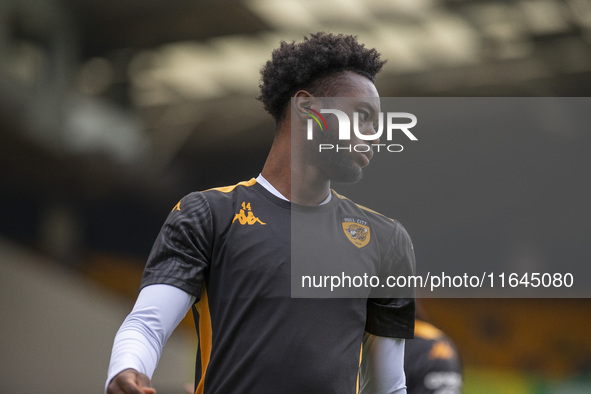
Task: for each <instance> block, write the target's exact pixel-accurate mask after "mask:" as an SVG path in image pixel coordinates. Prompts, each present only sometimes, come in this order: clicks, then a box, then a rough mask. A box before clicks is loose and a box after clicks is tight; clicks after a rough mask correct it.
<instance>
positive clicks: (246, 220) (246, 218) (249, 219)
mask: <svg viewBox="0 0 591 394" xmlns="http://www.w3.org/2000/svg"><path fill="white" fill-rule="evenodd" d="M245 212H248V214H247V213H245ZM236 219H238V221H239V222H240V224H241V225H243V226H244V225H245V224H248V225H249V226H252V225H253V224H255V223H258V224H262V225H263V226H264V225H266V224H267V223H263V222H262V221H261V219H259V218H257V217H256V216H254V214H253V213H252V210H251V208H250V203H246V202H244V201H243V202H242V209H241V210H240V212H238V213H237V214H236V215H234V219H232V223H234V222H235V221H236Z"/></svg>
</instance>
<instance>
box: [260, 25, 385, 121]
mask: <svg viewBox="0 0 591 394" xmlns="http://www.w3.org/2000/svg"><path fill="white" fill-rule="evenodd" d="M384 63H386V61H385V60H381V59H380V53H379V52H378V51H377V50H375V49H367V48H365V45H364V44H360V43H359V42H358V41H357V37H356V36H352V35H344V34H332V33H325V32H319V33H316V34H311V35H310V36H309V37H304V41H302V42H300V43H297V44H296V43H295V42H294V41H292V42H291V43H287V42H285V41H281V44H280V47H279V48H277V49H275V50H274V51H273V54H272V58H271V60H269V61H268V62H267V63H266V64H265V66H263V68H262V69H261V84H260V85H259V87H260V89H261V95H260V96H259V97H258V100H260V101H262V102H263V105H264V107H265V110H267V112H269V113H270V114H271V116H273V118H274V119H275V122H276V123H277V124H279V123H280V122H281V121H282V120H283V118H284V117H285V114H286V110H287V104H288V103H289V100H290V98H291V97H292V96H293V95H294V94H295V93H296V92H297V91H298V90H300V89H306V90H308V91H310V93H313V94H318V95H319V96H325V97H328V96H330V95H331V91H330V89H331V88H332V87H333V86H335V85H336V82H338V75H339V73H340V72H342V71H353V72H355V73H357V74H360V75H363V76H365V77H367V78H368V79H370V80H371V81H372V82H373V81H374V78H375V76H376V74H377V73H378V72H379V71H380V70H381V68H382V66H383V65H384ZM333 77H336V79H335V78H333ZM327 82H330V83H327Z"/></svg>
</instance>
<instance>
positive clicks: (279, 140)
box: [261, 122, 330, 205]
mask: <svg viewBox="0 0 591 394" xmlns="http://www.w3.org/2000/svg"><path fill="white" fill-rule="evenodd" d="M283 123H284V124H285V123H289V122H283ZM290 126H291V125H289V124H288V125H287V126H285V125H283V126H282V127H280V129H279V130H278V131H277V134H276V135H275V140H274V141H273V146H271V151H270V152H269V156H267V160H266V161H265V165H264V167H263V170H262V171H261V174H262V175H263V177H265V179H266V180H267V181H269V183H271V184H272V185H273V187H274V188H275V189H277V191H279V193H281V194H283V195H284V196H285V197H286V198H287V199H289V200H290V201H292V202H294V203H297V204H302V205H318V204H320V203H321V202H322V201H324V200H325V199H326V197H328V194H329V193H330V181H329V180H328V179H326V178H325V177H324V176H323V174H321V173H320V171H318V169H317V168H315V167H313V166H311V165H309V164H308V163H306V161H305V160H304V159H303V157H304V155H303V153H302V152H303V150H302V149H298V147H297V146H294V147H293V148H292V141H291V130H290V129H291V127H290ZM292 154H293V155H294V156H293V158H294V160H292ZM292 161H293V162H292Z"/></svg>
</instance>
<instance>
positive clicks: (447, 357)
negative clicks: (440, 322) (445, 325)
mask: <svg viewBox="0 0 591 394" xmlns="http://www.w3.org/2000/svg"><path fill="white" fill-rule="evenodd" d="M420 317H422V316H420ZM420 317H417V319H416V320H415V337H414V338H413V339H408V340H406V341H405V343H404V372H405V374H406V389H407V392H408V394H461V393H462V365H461V362H460V358H459V356H458V353H457V350H456V347H455V345H454V343H453V342H452V340H451V339H450V338H449V337H448V336H447V335H446V334H445V333H444V332H443V331H441V330H439V329H438V328H436V327H435V326H433V325H432V324H430V323H427V322H426V321H424V320H421V319H420Z"/></svg>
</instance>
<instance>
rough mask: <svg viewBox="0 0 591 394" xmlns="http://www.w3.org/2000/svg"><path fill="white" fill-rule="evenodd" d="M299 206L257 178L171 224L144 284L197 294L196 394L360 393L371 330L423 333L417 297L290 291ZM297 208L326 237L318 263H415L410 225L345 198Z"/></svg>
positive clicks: (181, 212) (310, 250) (181, 206)
mask: <svg viewBox="0 0 591 394" xmlns="http://www.w3.org/2000/svg"><path fill="white" fill-rule="evenodd" d="M294 206H295V205H293V204H290V203H289V202H288V201H285V200H282V199H280V198H278V197H276V196H274V195H273V194H271V193H270V192H269V191H267V190H266V189H265V188H264V187H263V186H261V185H260V184H259V183H257V182H256V180H255V179H251V180H250V181H247V182H241V183H239V184H237V185H235V186H230V187H224V188H218V189H211V190H207V191H204V192H196V193H191V194H189V195H187V196H186V197H184V198H183V199H182V200H181V201H180V202H179V203H178V204H177V205H176V206H175V207H174V209H173V210H172V212H171V213H170V215H169V217H168V218H167V220H166V222H165V224H164V226H163V227H162V230H161V232H160V234H159V236H158V238H157V240H156V243H155V244H154V247H153V249H152V252H151V254H150V257H149V259H148V263H147V266H146V269H145V271H144V276H143V279H142V287H145V286H148V285H151V284H168V285H172V286H175V287H178V288H180V289H182V290H184V291H186V292H188V293H190V294H192V295H193V296H195V297H196V298H197V302H196V304H195V305H194V315H195V319H196V326H197V332H198V336H199V350H198V353H197V370H196V383H195V384H196V392H197V393H207V394H211V393H223V394H228V393H298V394H301V393H323V394H329V393H338V394H345V393H356V392H357V386H358V371H359V363H360V353H361V342H362V338H363V332H364V330H366V331H368V332H370V333H372V334H374V335H379V336H389V337H397V338H411V337H412V335H413V329H414V300H413V299H385V298H381V299H374V298H369V299H368V298H338V299H327V298H324V299H311V298H292V297H291V292H290V276H291V254H292V253H291V247H292V240H291V220H292V215H293V211H294ZM297 215H300V216H298V218H299V219H301V220H302V223H305V222H306V221H308V222H309V225H310V234H312V235H313V234H316V236H313V237H311V239H312V241H311V242H310V243H311V244H310V245H309V247H304V248H303V249H305V251H306V252H305V253H304V256H307V258H309V259H311V260H314V259H318V261H320V259H322V258H323V256H322V253H334V252H336V251H338V252H339V253H340V254H342V256H343V259H344V260H346V261H344V262H345V263H346V264H348V265H351V262H355V261H359V262H363V261H365V262H364V264H368V263H367V261H368V260H374V262H373V264H374V267H373V268H372V267H370V269H372V270H380V269H383V267H384V266H386V265H387V266H398V267H406V268H405V269H407V270H411V269H412V268H414V254H413V251H412V244H411V242H410V239H409V237H408V234H407V233H406V231H405V230H404V229H403V228H402V226H401V225H400V224H398V223H397V222H395V221H393V220H390V219H388V218H385V217H384V216H382V215H379V214H377V213H375V212H372V211H369V210H366V209H363V208H361V207H359V206H357V205H356V204H354V203H353V202H351V201H350V200H348V199H345V198H343V197H340V196H338V195H337V194H336V193H335V194H334V195H333V198H332V199H331V201H330V202H328V203H327V204H324V205H321V206H318V207H308V208H306V209H303V210H302V212H299V211H298V212H297ZM351 223H357V224H358V223H365V224H361V225H356V226H353V227H351V226H352V224H351ZM364 229H365V230H364ZM314 240H317V241H314ZM315 244H316V245H315ZM318 244H321V245H318ZM306 253H307V254H306Z"/></svg>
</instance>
